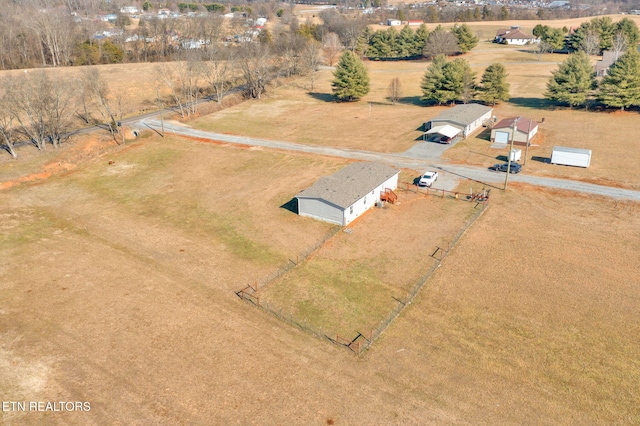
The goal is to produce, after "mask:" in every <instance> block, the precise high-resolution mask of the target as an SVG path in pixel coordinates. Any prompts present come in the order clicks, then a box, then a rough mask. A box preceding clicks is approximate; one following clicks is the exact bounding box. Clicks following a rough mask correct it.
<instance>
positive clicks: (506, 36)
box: [495, 27, 540, 46]
mask: <svg viewBox="0 0 640 426" xmlns="http://www.w3.org/2000/svg"><path fill="white" fill-rule="evenodd" d="M495 41H496V42H497V43H505V44H515V45H519V46H523V45H525V44H537V43H540V39H539V38H538V37H536V36H532V35H530V34H526V33H525V32H523V31H522V30H520V28H519V27H511V28H510V29H500V30H498V31H496V38H495Z"/></svg>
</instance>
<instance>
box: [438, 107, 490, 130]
mask: <svg viewBox="0 0 640 426" xmlns="http://www.w3.org/2000/svg"><path fill="white" fill-rule="evenodd" d="M491 111H493V108H491V107H488V106H485V105H480V104H465V105H456V106H455V107H453V108H451V109H448V110H446V111H442V112H441V113H440V114H438V116H436V117H434V118H432V119H431V120H430V121H452V122H454V123H460V124H463V125H465V126H468V125H469V124H471V123H473V122H474V121H476V120H477V119H479V118H480V117H482V116H483V115H485V114H486V113H487V112H491Z"/></svg>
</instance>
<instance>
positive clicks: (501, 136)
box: [491, 117, 538, 146]
mask: <svg viewBox="0 0 640 426" xmlns="http://www.w3.org/2000/svg"><path fill="white" fill-rule="evenodd" d="M516 119H517V120H518V122H517V123H516V133H515V138H514V139H513V144H514V145H522V146H526V145H527V142H529V146H531V140H532V139H533V137H534V136H535V135H536V134H537V133H538V122H537V121H535V120H532V119H530V118H525V117H511V118H505V119H503V120H500V121H499V122H497V123H496V124H494V125H493V127H492V128H491V142H495V143H504V144H507V143H510V142H511V138H512V136H513V122H514V121H515V120H516Z"/></svg>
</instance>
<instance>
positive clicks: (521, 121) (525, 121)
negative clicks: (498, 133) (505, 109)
mask: <svg viewBox="0 0 640 426" xmlns="http://www.w3.org/2000/svg"><path fill="white" fill-rule="evenodd" d="M516 118H517V119H518V124H516V128H517V129H518V131H520V132H522V133H525V134H526V133H529V131H530V130H529V129H531V130H533V129H535V128H536V126H537V125H538V122H537V121H535V120H533V119H531V118H525V117H521V116H519V117H511V118H503V119H502V120H500V121H498V122H497V123H496V124H494V125H493V127H492V128H493V129H506V128H513V121H514V120H515V119H516Z"/></svg>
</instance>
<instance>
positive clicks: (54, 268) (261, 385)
mask: <svg viewBox="0 0 640 426" xmlns="http://www.w3.org/2000/svg"><path fill="white" fill-rule="evenodd" d="M549 24H552V22H549ZM483 51H484V52H483ZM499 55H504V56H499ZM529 55H531V60H530V61H528V60H527V59H526V58H529ZM467 57H468V58H470V60H471V61H472V64H473V65H474V69H476V70H478V72H479V73H480V72H481V70H482V69H483V67H485V66H486V65H488V64H489V63H490V62H492V61H493V59H492V58H495V57H501V58H503V59H501V60H504V62H505V65H506V66H507V69H508V72H509V74H510V77H509V78H510V82H511V84H512V97H513V98H514V100H513V102H511V103H505V104H501V105H500V106H498V108H496V112H497V114H496V115H498V117H502V116H508V115H510V114H523V115H529V116H532V117H533V118H542V117H545V123H544V125H543V127H542V128H541V138H540V146H538V147H533V148H532V149H531V150H530V152H529V154H530V155H531V156H536V157H544V156H548V154H549V152H550V149H551V147H552V146H553V145H556V144H559V145H564V146H576V147H590V148H591V149H593V150H594V159H593V162H592V167H591V168H589V169H586V170H584V169H571V168H563V167H554V166H551V165H547V164H544V163H542V162H540V161H532V160H528V161H527V166H526V170H525V173H531V174H537V175H544V176H555V177H569V178H574V179H581V180H588V181H595V182H600V183H606V184H610V185H615V186H627V187H632V188H636V189H637V188H638V187H639V184H638V181H639V180H640V179H639V178H638V174H637V173H638V172H637V170H638V167H640V164H639V162H640V158H638V157H639V156H637V155H635V153H637V143H635V139H633V138H634V136H635V135H634V133H633V130H634V129H635V128H636V127H637V123H638V117H639V116H638V113H637V111H633V112H628V113H619V112H612V113H603V112H591V111H583V110H569V109H564V108H553V107H551V106H549V105H548V104H546V103H545V102H543V101H542V96H541V94H540V93H541V91H543V90H544V85H545V83H546V78H548V77H546V73H549V72H550V71H551V70H552V69H554V68H555V67H556V66H557V62H559V61H562V60H563V58H564V57H563V56H560V55H546V56H544V57H543V58H542V60H541V61H537V58H535V55H533V54H529V53H526V52H520V51H518V50H517V49H513V50H501V49H498V46H494V45H490V44H486V45H481V46H479V47H478V48H477V50H476V51H474V52H471V53H470V54H468V56H467ZM509 58H511V59H509ZM367 65H368V67H369V69H370V72H371V76H372V92H371V94H369V95H367V97H365V99H363V100H362V101H361V102H358V103H354V104H336V103H334V102H331V101H330V99H329V96H328V94H329V93H330V87H329V79H330V72H328V71H322V72H321V73H320V77H321V78H320V81H319V82H318V87H317V90H316V94H313V95H310V94H309V93H308V80H307V79H304V78H302V79H299V80H297V81H292V82H287V84H286V85H285V86H282V87H279V88H278V89H277V90H271V91H270V93H269V97H268V98H267V99H264V100H262V101H251V102H245V103H243V104H241V105H238V106H235V107H231V108H228V109H226V110H223V111H220V112H217V113H215V114H213V115H211V116H208V117H203V118H201V119H199V120H198V122H197V123H198V125H199V126H202V127H207V128H212V129H215V130H217V131H224V132H230V133H238V134H243V135H247V136H258V137H263V138H273V139H283V140H292V141H297V142H304V143H312V144H324V145H336V146H343V147H350V148H358V149H369V150H376V151H384V152H398V151H403V150H405V149H407V148H408V147H410V146H411V145H412V144H413V143H414V139H415V138H417V137H418V136H419V135H420V132H419V131H417V130H416V129H417V127H418V126H419V125H420V124H421V123H422V122H423V121H425V120H426V119H428V118H429V117H432V116H435V115H436V114H437V113H439V112H440V111H442V110H443V109H444V108H446V107H425V106H422V104H421V103H420V102H418V100H417V97H418V96H419V80H420V78H421V77H422V74H423V73H424V69H425V68H426V66H427V63H426V62H412V63H402V62H399V63H373V62H369V63H367ZM132 67H137V65H136V66H132ZM140 67H143V66H142V65H141V66H140ZM113 69H114V70H116V71H114V75H118V76H119V78H118V81H122V82H123V83H124V84H127V85H129V87H130V89H131V94H132V96H133V97H134V98H136V99H139V105H143V104H144V99H151V100H153V99H154V98H155V89H153V88H142V89H141V91H140V93H141V94H140V95H138V94H137V93H138V92H137V91H136V90H135V87H136V84H139V85H142V84H145V82H144V78H145V76H144V75H142V76H141V75H138V74H140V73H131V74H136V75H135V76H134V75H131V76H128V72H127V71H126V69H127V66H117V67H113ZM141 69H144V67H143V68H141ZM63 72H76V71H75V70H63ZM395 76H398V77H400V78H401V79H402V84H403V90H404V98H405V99H404V102H402V103H401V104H399V105H395V106H394V105H389V104H388V102H387V100H386V87H387V86H388V83H389V81H390V80H391V79H392V78H393V77H395ZM136 82H137V83H136ZM305 86H306V87H305ZM369 102H371V103H372V106H371V110H369ZM369 111H370V112H371V117H369ZM614 120H615V121H614ZM567 123H569V124H567ZM612 123H613V124H612ZM587 124H589V126H587ZM612 127H613V128H614V131H612V132H609V131H608V129H611V128H612ZM603 139H604V141H603ZM613 142H616V143H613ZM500 154H503V153H502V152H497V153H496V152H495V150H492V149H490V148H489V147H488V142H487V141H486V140H485V139H483V135H479V136H478V137H475V138H469V139H468V140H466V141H464V142H462V143H459V144H458V145H456V146H455V147H454V148H453V149H451V150H449V151H447V152H446V157H447V159H448V160H449V161H452V162H460V163H468V164H476V165H481V166H485V165H490V164H493V163H494V162H495V161H496V159H495V158H496V156H499V155H500ZM607 159H611V161H607ZM43 164H44V166H43ZM345 164H347V161H346V160H342V159H336V158H325V157H321V156H311V155H304V154H290V153H282V152H273V151H270V150H267V149H259V148H239V147H234V146H230V145H226V144H214V143H202V142H195V141H192V140H187V139H181V138H176V137H167V138H165V139H162V138H159V137H158V136H155V135H151V134H147V135H145V136H144V137H142V138H138V140H136V141H129V142H127V144H126V145H125V146H115V145H109V143H108V138H107V137H104V138H103V139H100V138H99V137H97V136H89V137H83V138H79V139H76V140H74V141H72V142H71V143H68V144H66V145H65V146H64V147H63V148H61V149H59V150H56V151H53V150H49V151H47V152H46V153H43V154H41V153H37V152H36V151H35V149H33V148H30V147H24V148H21V149H20V158H19V159H18V160H17V161H14V160H8V159H2V160H1V162H0V185H1V186H0V229H1V232H0V257H2V259H3V262H2V263H0V289H1V291H0V399H1V400H2V401H27V402H28V401H88V402H90V404H91V410H90V411H88V412H15V411H13V412H12V411H0V423H5V424H32V425H39V424H43V423H44V424H60V425H62V424H64V425H67V424H78V425H86V424H105V423H109V424H150V423H153V424H176V423H185V424H300V425H308V424H318V425H321V424H338V425H340V424H416V425H417V424H528V423H533V424H640V408H639V406H638V403H637V401H638V400H640V391H639V389H640V361H639V360H640V342H639V341H638V337H637V336H638V335H640V326H639V324H640V323H639V322H638V318H639V317H640V284H639V281H638V276H640V257H639V256H638V255H637V253H638V252H639V251H640V214H639V209H640V205H639V204H638V203H637V202H636V203H634V202H625V201H615V200H611V199H606V198H597V197H587V196H583V195H579V194H575V193H569V192H561V191H552V190H548V189H541V188H537V187H532V186H527V185H523V184H518V183H511V184H510V190H509V191H508V192H500V191H497V190H493V192H492V195H491V201H490V206H489V208H488V209H487V210H486V211H485V213H484V214H483V215H482V216H481V218H480V219H479V220H478V221H477V222H476V223H475V224H474V225H473V226H472V227H471V228H470V229H469V230H468V231H467V232H466V234H465V235H464V237H463V238H462V239H461V240H460V242H459V243H458V244H457V245H456V246H455V247H454V248H453V249H452V250H451V252H450V253H449V255H448V257H447V258H446V259H445V260H444V262H443V264H442V265H441V267H440V268H438V270H437V271H436V272H435V273H434V275H433V276H432V277H431V279H430V280H429V282H428V283H427V284H426V286H425V287H424V288H423V289H422V290H421V292H420V293H419V295H418V297H417V298H416V299H415V300H414V301H413V303H412V304H410V305H409V306H408V307H407V308H406V309H405V310H404V311H402V313H401V314H400V316H399V317H398V318H397V319H396V320H395V321H393V322H392V323H391V326H390V327H389V328H388V329H387V330H386V331H385V332H384V333H383V334H382V336H381V337H380V339H378V340H377V341H375V342H374V344H373V345H372V347H371V348H370V349H369V351H367V352H365V353H364V354H363V355H361V356H355V355H353V354H351V353H350V352H348V351H347V350H346V349H342V348H339V347H336V346H332V345H329V344H327V343H325V342H323V341H320V340H317V339H316V338H314V337H312V336H310V335H307V334H305V333H303V332H301V331H300V330H298V329H296V328H294V327H291V326H289V325H287V324H285V323H283V322H281V321H279V320H277V319H275V318H274V317H272V316H270V315H268V314H266V313H264V312H263V311H261V310H258V309H254V308H252V307H251V305H250V304H248V303H246V302H243V301H241V300H240V299H239V298H238V297H237V296H236V295H235V294H234V292H235V291H237V290H239V289H240V288H242V287H243V286H244V285H246V284H247V283H250V282H252V281H254V280H258V279H260V278H262V277H264V276H265V275H267V274H269V273H271V272H272V271H274V270H275V269H276V268H278V267H280V266H281V265H282V264H283V263H286V262H288V259H290V258H292V256H295V255H296V254H298V253H301V252H303V251H304V250H305V249H306V248H308V247H309V246H311V245H313V244H314V242H315V241H317V240H318V239H320V238H323V237H324V236H325V235H327V234H328V233H330V232H333V231H334V230H335V228H334V227H333V226H331V225H328V224H324V223H322V222H318V221H315V220H312V219H309V218H303V217H299V216H297V215H295V214H293V213H291V212H290V211H288V210H287V209H285V208H283V207H282V206H283V205H284V204H286V203H287V202H288V201H290V199H291V197H293V196H294V195H295V194H297V193H298V192H299V191H300V190H301V189H303V188H306V187H307V186H309V185H310V184H311V183H313V182H314V181H315V180H316V179H317V178H318V177H320V176H325V175H327V174H330V173H332V172H334V171H336V170H338V169H339V168H341V167H343V166H344V165H345ZM416 174H417V173H416V171H412V170H405V171H403V174H402V175H401V176H403V179H404V180H407V179H409V177H415V176H416ZM470 185H472V184H471V183H469V182H466V181H462V182H461V183H460V187H459V190H460V191H464V192H466V191H468V188H469V186H470ZM473 185H478V183H475V184H473ZM399 195H400V200H401V203H400V204H399V205H396V206H390V207H389V208H387V209H374V210H372V211H371V212H369V213H367V215H365V216H363V217H362V218H361V219H359V220H358V221H356V222H355V223H354V224H353V225H352V226H351V227H350V229H351V230H352V231H353V232H352V233H351V234H348V233H344V232H340V233H338V234H337V235H336V236H335V237H334V239H332V240H330V243H329V244H328V245H327V246H325V247H323V249H322V250H320V251H319V252H317V253H316V254H314V255H313V256H312V257H311V258H310V259H309V260H308V262H307V263H303V264H302V265H301V266H300V267H299V268H298V269H294V270H293V272H292V273H291V274H292V275H290V276H286V277H285V281H282V282H277V283H274V284H273V286H274V287H272V288H271V289H269V290H268V292H271V291H274V293H273V294H274V296H277V295H278V294H277V292H281V293H282V292H284V293H285V294H284V296H282V295H280V296H279V297H282V299H281V301H287V300H288V301H289V302H290V303H291V302H292V298H291V297H290V296H289V295H287V294H286V287H284V286H282V287H278V285H280V284H287V281H286V280H287V279H290V280H293V279H294V278H300V279H299V280H296V282H295V284H296V285H299V284H300V281H303V280H302V279H303V278H304V279H305V280H307V281H306V282H307V283H309V287H311V286H313V285H317V282H318V280H320V279H322V278H323V274H322V270H324V269H327V270H328V271H330V272H332V273H335V274H336V275H337V274H338V271H339V269H340V268H341V267H342V266H345V265H346V266H347V267H354V266H355V267H358V262H362V263H363V264H364V265H363V266H362V267H361V269H362V271H363V272H362V274H360V275H358V276H356V277H355V278H354V279H358V280H361V279H362V280H363V281H366V280H367V279H370V278H371V277H372V276H373V275H375V278H376V279H378V280H379V281H384V280H386V279H388V277H389V276H391V275H393V274H396V278H397V281H395V282H397V283H399V284H400V286H399V289H400V290H403V289H404V288H405V287H404V284H403V283H406V282H411V280H413V279H415V277H416V276H419V274H420V272H421V271H423V270H424V269H425V266H426V265H425V263H424V261H425V253H423V251H424V250H425V249H426V251H427V252H430V250H431V248H432V246H433V245H434V244H437V242H439V241H443V240H446V239H447V238H448V236H449V235H450V233H451V232H454V231H455V229H457V228H456V226H457V224H460V223H461V222H463V220H464V217H465V216H464V212H463V213H462V214H460V212H458V211H457V210H456V209H458V207H459V206H460V205H463V203H462V202H455V201H451V203H454V204H444V202H445V201H446V200H438V199H433V198H421V197H418V196H416V195H415V194H410V193H405V192H402V191H400V192H399ZM464 204H466V203H464ZM448 206H451V207H448ZM458 217H459V218H460V220H457V219H456V218H458ZM436 219H437V220H436ZM381 228H383V232H385V233H386V234H385V235H387V236H388V237H387V238H383V237H384V236H383V235H380V232H379V231H380V229H381ZM369 246H373V247H372V248H371V249H370V250H364V249H363V247H369ZM365 251H366V252H365ZM386 252H388V253H392V254H393V255H392V256H390V257H389V259H388V260H389V262H390V265H391V266H393V267H392V268H389V269H386V268H385V267H382V266H380V265H378V264H373V263H375V262H377V261H378V260H381V259H382V257H384V254H383V253H386ZM341 262H342V263H341ZM367 262H368V263H367ZM372 262H373V263H372ZM314 268H315V269H318V271H314ZM352 269H353V268H352ZM356 269H357V268H356ZM372 271H373V272H372ZM348 273H350V270H349V268H346V269H345V274H346V275H348ZM296 274H297V275H296ZM380 277H383V278H384V280H383V279H380ZM350 280H351V278H349V279H348V280H345V282H344V283H343V284H342V285H341V286H338V287H336V288H331V286H330V285H329V283H327V286H326V288H325V290H327V292H329V290H331V291H333V292H334V293H338V292H340V291H342V292H344V293H345V294H347V296H348V297H353V294H354V293H349V290H350V289H348V288H345V287H346V286H348V285H349V281H350ZM369 282H371V281H369ZM291 283H292V281H290V282H289V284H291ZM331 285H335V283H331ZM358 285H360V283H359V284H358ZM385 285H387V288H388V287H390V284H385ZM359 288H360V289H362V290H363V291H358V292H355V295H356V297H361V298H363V300H365V301H366V297H376V295H375V294H371V295H367V294H363V292H366V285H364V286H362V285H360V287H359ZM276 289H277V290H276ZM304 290H305V289H304V288H298V289H297V291H304ZM306 290H309V289H306ZM393 291H398V290H396V289H392V291H390V292H391V293H393ZM386 295H388V294H385V295H384V296H385V297H386ZM317 297H319V296H317ZM327 300H328V301H329V302H331V301H332V299H327ZM342 302H343V303H345V302H344V300H343V301H342ZM338 303H339V302H338ZM345 304H346V303H345ZM292 305H293V304H292ZM323 315H324V314H323ZM338 326H339V325H338Z"/></svg>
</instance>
